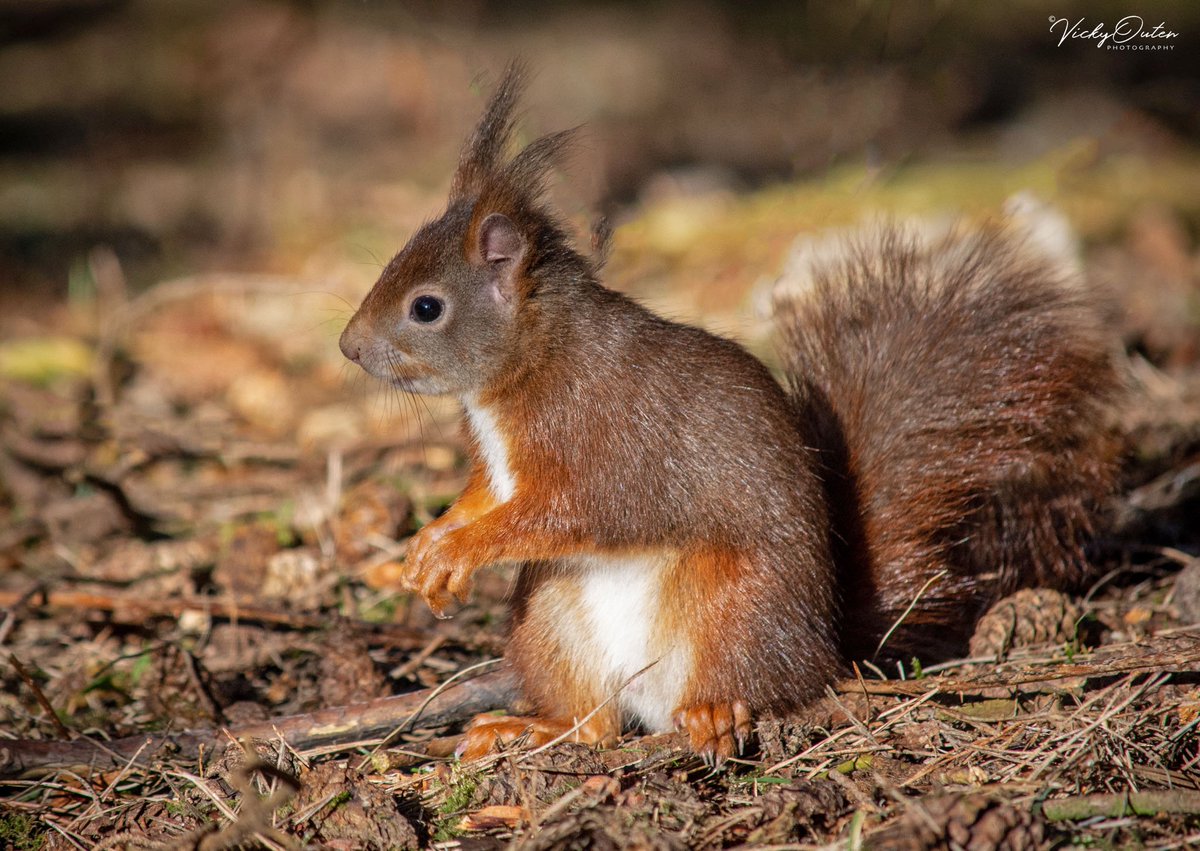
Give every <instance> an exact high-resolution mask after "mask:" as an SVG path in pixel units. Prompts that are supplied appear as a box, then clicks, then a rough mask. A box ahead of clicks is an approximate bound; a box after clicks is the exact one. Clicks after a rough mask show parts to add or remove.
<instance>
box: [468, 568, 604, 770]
mask: <svg viewBox="0 0 1200 851" xmlns="http://www.w3.org/2000/svg"><path fill="white" fill-rule="evenodd" d="M586 622H587V614H586V612H585V611H583V610H582V609H581V608H580V600H579V588H578V583H577V581H576V578H575V577H574V576H573V575H572V574H571V573H570V572H564V571H563V570H562V568H561V566H560V565H555V564H552V563H544V562H542V563H538V562H533V563H528V564H524V565H522V567H521V570H520V572H519V573H518V575H517V584H516V587H515V588H514V589H513V595H512V627H511V632H510V634H509V640H508V646H507V648H506V650H505V654H504V656H505V660H506V661H507V662H508V663H509V664H510V665H512V666H513V668H514V669H515V670H516V672H517V674H518V675H519V676H520V678H521V684H522V689H521V690H522V692H523V695H524V698H525V700H526V701H528V703H529V704H531V706H532V708H533V709H534V711H535V712H536V713H537V714H536V715H535V716H516V717H514V716H499V717H498V716H494V715H480V716H479V717H477V718H476V719H475V722H474V723H473V724H472V725H471V726H470V727H469V728H468V729H467V731H466V735H465V736H464V738H463V742H462V744H461V745H460V746H459V753H460V755H462V756H463V757H464V758H465V759H472V758H475V757H479V756H482V755H484V754H486V753H488V752H489V751H491V750H493V749H495V747H496V745H497V742H499V743H501V744H505V743H508V742H511V741H513V740H515V739H518V738H521V737H522V736H525V735H526V734H528V738H527V739H526V744H528V745H529V746H530V747H538V746H540V745H543V744H546V743H547V742H549V741H552V740H554V739H556V738H558V737H559V736H561V735H563V734H567V735H566V738H564V741H570V742H584V743H586V744H595V745H605V744H610V743H612V742H614V741H615V740H616V739H617V737H618V736H619V735H620V733H621V718H620V710H619V708H618V704H617V701H615V700H608V698H609V697H610V696H611V690H610V689H608V688H606V687H605V680H604V673H603V672H602V670H601V669H600V667H599V663H598V661H597V656H596V654H595V653H594V652H589V651H588V650H587V649H586V648H587V642H588V634H587V629H588V627H587V626H586ZM583 719H587V720H583ZM579 721H582V722H583V723H582V724H580V725H579V728H578V729H573V728H574V727H575V726H576V723H577V722H579ZM568 731H570V732H569V733H568Z"/></svg>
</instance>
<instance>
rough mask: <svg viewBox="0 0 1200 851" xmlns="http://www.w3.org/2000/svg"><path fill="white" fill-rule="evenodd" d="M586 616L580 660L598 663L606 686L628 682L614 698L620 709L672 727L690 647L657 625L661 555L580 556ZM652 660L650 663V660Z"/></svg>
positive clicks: (652, 725)
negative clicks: (669, 636) (587, 657)
mask: <svg viewBox="0 0 1200 851" xmlns="http://www.w3.org/2000/svg"><path fill="white" fill-rule="evenodd" d="M576 562H577V564H576V565H573V566H572V567H573V569H577V570H581V571H582V572H583V575H582V577H581V580H582V582H581V592H582V593H581V597H580V602H581V603H582V607H583V611H584V618H583V621H584V622H583V623H580V624H579V625H578V627H577V628H578V633H577V635H576V636H575V640H576V642H577V645H576V652H577V653H579V654H580V655H581V656H591V658H590V659H581V660H580V661H581V662H582V664H585V665H590V666H596V667H597V668H599V670H598V671H597V673H598V674H599V675H600V677H601V680H602V682H604V684H605V688H606V690H613V689H616V688H619V687H620V686H621V685H622V684H623V683H625V682H626V681H627V680H629V678H630V677H633V676H634V675H635V674H637V673H638V672H639V671H641V670H642V669H643V668H646V666H647V665H650V667H649V668H648V669H647V670H645V671H644V672H643V673H642V674H640V675H639V676H637V677H636V678H635V679H634V680H633V681H632V682H629V684H628V685H626V686H625V688H624V690H623V691H622V692H621V695H620V697H618V698H617V701H618V703H619V705H620V706H621V708H622V710H623V714H624V715H626V716H627V717H632V718H634V719H636V720H638V721H640V722H641V723H642V724H643V725H644V726H645V727H646V728H647V729H649V730H651V731H655V732H663V731H668V730H670V729H671V728H672V714H673V713H674V711H675V709H677V708H678V706H679V701H680V699H681V698H682V696H683V688H684V685H685V683H686V679H687V676H688V668H689V666H690V653H689V652H688V648H687V647H684V646H681V645H679V644H677V643H676V642H674V641H671V640H669V639H667V637H666V636H663V635H662V634H661V630H660V629H659V624H658V610H659V606H658V603H659V601H658V595H659V589H660V588H661V587H662V572H663V570H664V569H665V568H666V559H665V558H664V557H663V556H661V555H630V556H600V555H589V556H581V557H577V559H576ZM652 663H653V664H652Z"/></svg>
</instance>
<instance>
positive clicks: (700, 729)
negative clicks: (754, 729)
mask: <svg viewBox="0 0 1200 851" xmlns="http://www.w3.org/2000/svg"><path fill="white" fill-rule="evenodd" d="M675 729H677V730H681V731H683V732H685V733H687V734H688V741H689V744H691V747H692V750H693V751H695V752H696V753H698V754H700V756H702V757H704V761H705V762H708V763H711V764H713V765H720V764H721V763H722V762H724V761H725V760H726V759H728V758H729V757H731V756H733V754H734V748H735V746H736V748H737V753H741V752H742V749H743V748H744V747H745V746H746V739H748V738H749V737H750V707H748V706H747V705H746V703H745V702H744V701H741V700H735V701H733V702H732V703H712V704H708V703H705V704H700V705H697V706H689V707H686V708H684V709H679V710H676V712H675Z"/></svg>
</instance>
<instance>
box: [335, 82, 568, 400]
mask: <svg viewBox="0 0 1200 851" xmlns="http://www.w3.org/2000/svg"><path fill="white" fill-rule="evenodd" d="M523 76H524V75H523V73H522V70H521V68H520V67H519V66H517V65H513V66H510V67H509V69H508V71H507V72H506V73H505V75H504V78H503V80H502V81H501V83H500V86H499V88H498V89H497V91H496V93H495V94H494V95H493V96H492V99H491V101H490V102H489V103H488V106H487V109H486V110H485V111H484V114H483V118H482V119H481V120H480V122H479V125H478V126H477V127H476V128H475V131H474V133H472V135H471V136H470V138H469V139H468V140H467V143H466V145H465V146H464V148H463V152H462V156H461V159H460V161H459V165H458V170H457V171H456V172H455V175H454V180H453V183H452V184H451V189H450V201H449V204H448V206H447V208H446V212H445V213H443V214H442V216H441V217H440V218H438V219H436V220H434V221H432V222H429V223H427V224H425V225H424V226H423V227H421V229H420V230H418V231H417V232H416V234H414V235H413V237H412V239H410V240H409V242H408V244H407V245H405V246H404V248H403V249H402V250H401V251H400V253H399V254H397V255H396V256H395V257H394V258H393V259H392V261H391V262H390V263H388V265H387V267H386V268H385V269H384V270H383V274H382V275H380V277H379V280H378V281H377V282H376V283H375V286H374V287H373V288H372V289H371V291H370V293H368V294H367V297H366V298H365V299H364V300H363V303H362V306H361V307H359V309H358V312H357V313H355V314H354V316H353V317H352V318H351V320H350V324H349V325H347V326H346V330H345V331H344V332H343V333H342V339H341V348H342V352H343V353H344V354H345V355H346V357H348V358H349V359H350V360H352V361H354V362H355V363H357V364H359V365H360V366H362V367H363V369H365V370H366V371H367V372H369V373H371V374H372V375H374V376H376V377H378V378H382V379H384V380H385V381H391V382H392V383H394V384H396V385H397V386H398V387H401V388H402V389H404V390H408V391H410V392H414V393H425V394H440V393H452V394H457V395H463V394H467V393H472V392H476V391H478V390H480V389H482V388H483V387H484V386H486V385H487V384H488V383H489V382H490V381H491V380H492V379H493V378H494V377H495V376H497V375H499V374H501V372H502V370H504V369H505V368H507V367H508V366H510V365H509V364H508V363H507V360H508V358H509V357H510V356H511V354H512V353H513V351H514V349H515V347H516V341H517V339H518V335H519V333H520V330H521V329H520V326H521V323H522V319H523V317H527V316H528V315H529V314H531V313H536V311H529V310H526V309H525V305H526V304H527V303H528V302H529V301H530V300H532V299H536V298H537V297H538V294H539V288H540V286H541V284H542V283H543V282H545V281H546V280H548V279H549V278H551V277H555V276H557V277H562V274H561V273H562V272H563V271H564V268H565V267H564V264H566V266H577V263H578V262H583V263H584V264H586V262H587V261H584V260H583V259H582V258H581V257H579V256H578V255H577V254H575V252H574V251H573V250H572V249H571V247H570V244H569V241H568V238H567V236H566V235H565V234H564V232H563V230H562V229H561V228H560V227H559V225H558V224H557V222H556V221H555V219H554V216H553V214H552V213H551V212H550V211H549V210H548V209H547V208H546V207H545V206H544V204H543V203H542V201H541V196H542V194H543V191H544V188H545V181H546V175H547V173H548V171H549V169H550V167H551V166H552V165H553V164H554V162H555V161H556V159H557V157H558V155H559V154H560V153H561V151H562V150H563V148H564V146H565V145H566V144H567V142H568V141H569V137H570V131H567V132H565V133H557V134H554V135H551V136H545V137H543V138H541V139H538V140H537V141H535V142H533V143H532V144H530V145H529V146H528V147H526V148H525V149H524V150H522V151H521V152H520V153H518V154H517V155H516V156H515V157H513V158H512V159H510V160H508V161H505V160H504V158H503V154H504V149H505V147H506V146H507V144H508V141H509V138H510V137H511V135H512V129H513V109H514V107H515V106H516V102H517V98H518V96H519V94H520V90H521V85H522V82H523Z"/></svg>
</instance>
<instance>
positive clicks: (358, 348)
mask: <svg viewBox="0 0 1200 851" xmlns="http://www.w3.org/2000/svg"><path fill="white" fill-rule="evenodd" d="M349 331H350V329H349V328H347V329H346V330H345V331H343V332H342V338H341V339H340V340H339V341H338V347H339V348H341V350H342V354H344V355H345V356H346V357H347V358H348V359H349V360H352V361H354V362H355V363H358V359H359V358H360V357H362V344H361V342H360V341H359V339H358V335H357V334H350V333H349Z"/></svg>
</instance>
